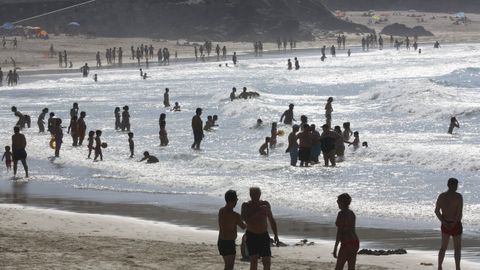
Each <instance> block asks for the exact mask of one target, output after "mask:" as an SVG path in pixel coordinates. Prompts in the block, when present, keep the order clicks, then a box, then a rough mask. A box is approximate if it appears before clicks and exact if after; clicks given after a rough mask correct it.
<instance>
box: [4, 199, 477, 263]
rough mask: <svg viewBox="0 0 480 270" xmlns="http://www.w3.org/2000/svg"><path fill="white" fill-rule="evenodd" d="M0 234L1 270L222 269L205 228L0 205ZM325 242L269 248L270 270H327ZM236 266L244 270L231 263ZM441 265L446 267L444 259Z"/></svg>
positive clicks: (411, 257) (366, 259)
mask: <svg viewBox="0 0 480 270" xmlns="http://www.w3.org/2000/svg"><path fill="white" fill-rule="evenodd" d="M0 230H1V233H0V268H1V269H221V268H222V259H221V257H220V256H219V255H218V253H217V249H216V246H215V242H216V237H217V233H216V232H215V231H210V230H198V229H195V228H192V227H181V226H176V225H171V224H168V223H163V222H153V221H144V220H140V219H135V218H128V217H120V216H109V215H97V214H80V213H73V212H66V211H60V210H51V209H42V208H34V207H24V206H20V205H11V204H1V205H0ZM281 240H283V241H285V242H287V243H289V242H291V243H294V242H296V240H294V239H281ZM332 245H333V243H331V242H324V241H318V242H316V243H315V245H313V246H302V247H296V246H288V247H282V248H273V249H272V252H273V267H272V269H285V270H286V269H333V267H334V259H333V258H332V257H331V255H330V254H331V251H332ZM435 260H436V258H435V256H432V254H431V253H427V252H410V253H409V254H407V255H393V256H382V257H373V256H359V258H358V263H359V266H358V268H357V269H364V270H374V269H375V270H376V269H419V268H421V269H434V267H433V266H421V265H420V263H422V262H423V263H431V264H435ZM447 260H450V259H449V258H447ZM236 265H237V268H236V269H248V263H246V262H242V261H240V260H239V259H238V258H237V262H236ZM445 267H446V268H445V269H451V267H452V264H451V262H446V264H445ZM463 269H474V268H472V267H470V266H467V265H464V268H463Z"/></svg>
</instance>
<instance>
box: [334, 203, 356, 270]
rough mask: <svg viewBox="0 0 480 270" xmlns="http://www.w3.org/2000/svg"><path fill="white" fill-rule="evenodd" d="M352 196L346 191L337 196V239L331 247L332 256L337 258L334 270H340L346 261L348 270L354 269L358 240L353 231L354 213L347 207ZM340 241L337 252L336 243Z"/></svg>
mask: <svg viewBox="0 0 480 270" xmlns="http://www.w3.org/2000/svg"><path fill="white" fill-rule="evenodd" d="M351 202H352V198H351V197H350V195H348V194H347V193H344V194H342V195H340V196H338V200H337V204H338V208H340V212H338V216H337V221H336V222H335V225H336V226H337V239H336V241H335V248H334V249H333V257H334V258H336V259H337V264H336V266H335V270H342V269H343V267H344V266H345V263H348V270H354V269H355V263H356V261H357V252H358V249H359V247H360V241H359V240H358V236H357V234H356V233H355V214H354V213H353V211H352V210H350V209H349V206H350V203H351ZM340 243H341V246H340V250H339V251H338V254H337V248H338V244H340Z"/></svg>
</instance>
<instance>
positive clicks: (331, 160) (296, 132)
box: [257, 97, 368, 167]
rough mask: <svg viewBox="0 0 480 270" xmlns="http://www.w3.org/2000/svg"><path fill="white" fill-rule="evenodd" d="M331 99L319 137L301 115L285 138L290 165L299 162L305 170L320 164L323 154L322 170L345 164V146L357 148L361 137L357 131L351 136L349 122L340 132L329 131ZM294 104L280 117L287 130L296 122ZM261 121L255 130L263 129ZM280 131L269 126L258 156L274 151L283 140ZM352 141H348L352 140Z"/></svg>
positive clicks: (336, 130)
mask: <svg viewBox="0 0 480 270" xmlns="http://www.w3.org/2000/svg"><path fill="white" fill-rule="evenodd" d="M332 102H333V98H332V97H329V98H328V100H327V104H326V105H325V122H326V123H325V124H324V125H322V127H321V129H322V131H321V133H320V132H319V131H317V129H316V126H315V125H314V124H309V123H308V117H307V116H305V115H302V116H301V117H300V122H301V123H300V124H299V125H296V124H295V125H293V126H292V131H291V132H290V134H289V135H288V147H287V149H286V151H285V152H286V153H289V154H290V165H292V166H297V162H298V160H300V166H301V167H304V166H305V167H308V166H309V165H310V164H317V163H319V156H320V154H323V159H324V164H325V166H335V165H336V163H337V162H341V161H344V155H345V143H347V144H348V145H349V146H350V145H353V148H354V149H357V148H359V147H360V137H359V133H358V131H355V132H352V130H351V128H350V122H345V123H343V129H344V130H343V131H342V129H341V127H340V126H335V128H334V129H333V130H332V129H331V121H332V112H333V107H332ZM294 107H295V105H294V104H290V105H289V108H288V110H286V111H285V112H284V113H283V114H282V116H281V117H280V122H282V121H283V124H285V125H286V126H290V125H292V124H293V122H294V121H296V119H295V118H294V112H293V110H294ZM262 123H263V121H262V120H261V119H258V120H257V127H260V126H261V125H262ZM283 133H284V131H283V130H278V127H277V122H273V123H272V125H271V131H270V136H269V137H266V138H265V142H264V143H263V144H262V145H261V146H260V148H259V153H260V155H263V156H268V155H269V152H270V151H269V149H273V148H276V145H277V137H278V136H282V135H283ZM352 135H353V137H354V139H353V141H351V137H352ZM362 146H363V147H368V143H367V142H363V143H362Z"/></svg>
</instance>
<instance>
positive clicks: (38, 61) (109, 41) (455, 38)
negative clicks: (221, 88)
mask: <svg viewBox="0 0 480 270" xmlns="http://www.w3.org/2000/svg"><path fill="white" fill-rule="evenodd" d="M363 13H364V12H346V14H347V17H348V18H349V20H352V21H354V22H356V23H360V24H365V25H366V24H367V23H368V19H369V17H364V16H362V14H363ZM376 14H378V15H386V17H388V20H389V21H388V22H385V23H381V24H373V25H369V27H371V28H374V29H375V30H376V31H377V33H379V32H380V31H381V30H382V29H383V27H385V26H386V25H388V24H391V23H395V22H397V23H403V24H406V25H407V26H409V27H413V26H417V25H421V26H424V27H425V28H426V29H427V30H429V31H431V32H433V34H434V35H435V36H434V37H421V38H420V43H422V42H429V43H431V42H433V41H435V40H439V41H440V43H445V42H450V43H453V42H476V41H478V40H479V39H480V14H470V13H467V14H466V15H467V17H468V18H469V23H468V24H466V25H463V24H461V25H455V24H453V21H452V20H451V19H450V17H452V16H453V17H454V16H455V15H454V14H448V13H428V12H407V11H403V12H400V14H397V13H394V12H393V11H377V12H376ZM394 14H395V15H394ZM410 15H414V16H416V17H411V16H410ZM433 17H435V19H432V18H433ZM421 18H423V19H424V22H417V19H421ZM319 33H321V30H320V29H319ZM347 36H348V39H347V46H358V45H359V44H360V39H361V35H360V34H357V35H355V34H349V35H347ZM12 39H13V38H11V37H8V38H7V40H9V41H10V40H12ZM18 40H19V47H18V48H17V49H13V48H12V45H11V43H10V42H8V44H7V49H0V66H1V67H3V68H4V69H10V68H11V67H12V63H11V58H13V59H14V60H15V61H16V63H17V66H18V67H20V68H21V69H24V70H32V69H35V70H38V69H57V68H58V58H57V54H58V51H63V50H66V51H67V53H68V56H69V60H71V61H72V62H73V65H74V69H75V70H78V69H79V68H80V67H81V66H82V65H83V64H84V63H85V62H88V64H89V66H91V67H94V66H95V63H96V62H95V54H96V52H97V51H99V52H100V53H101V54H102V62H103V63H104V64H105V62H106V60H105V49H107V48H113V47H117V48H118V47H122V48H123V51H124V57H123V58H124V63H133V61H132V60H131V59H130V55H131V53H130V46H132V45H133V46H135V48H136V47H137V46H140V44H146V45H150V44H152V45H153V46H154V48H155V53H156V50H157V49H158V48H160V47H162V48H163V47H167V48H169V50H170V54H171V60H172V61H171V62H173V63H174V62H175V60H174V54H175V51H177V52H178V57H179V58H191V57H193V56H194V54H193V51H194V49H193V44H200V43H202V41H190V42H187V41H186V40H179V41H178V42H179V43H178V44H177V41H168V40H152V39H150V38H102V37H98V38H87V37H84V36H73V37H72V36H65V35H60V36H53V35H52V36H51V37H50V39H49V40H39V39H27V40H25V39H22V38H20V37H18ZM52 44H53V45H54V49H55V51H56V54H55V56H54V57H53V58H49V57H48V52H49V48H50V45H52ZM216 44H217V42H215V41H213V45H214V46H215V45H216ZM219 44H220V45H221V46H223V45H225V46H227V49H228V54H229V55H231V54H232V53H233V52H234V51H237V52H251V51H252V50H253V45H252V43H251V42H243V43H238V42H237V43H232V42H221V43H219ZM331 44H336V38H335V33H323V34H322V35H320V36H318V39H317V40H316V41H310V42H298V43H297V48H298V49H306V48H320V47H321V46H323V45H331ZM432 44H433V43H432ZM264 49H265V50H266V51H269V50H274V51H275V50H277V45H276V44H273V43H265V44H264ZM210 60H212V61H214V60H216V57H215V56H212V57H211V58H210ZM228 60H230V57H228Z"/></svg>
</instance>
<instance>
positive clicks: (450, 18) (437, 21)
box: [346, 10, 480, 44]
mask: <svg viewBox="0 0 480 270" xmlns="http://www.w3.org/2000/svg"><path fill="white" fill-rule="evenodd" d="M364 13H365V12H350V11H348V12H346V17H348V19H349V20H351V21H353V22H355V23H359V24H364V25H367V26H368V27H369V28H372V29H375V31H376V32H377V33H380V32H381V31H382V29H383V28H384V27H385V26H387V25H390V24H393V23H401V24H405V25H406V26H408V27H415V26H423V27H424V28H425V29H426V30H428V31H430V32H432V33H433V34H434V36H433V37H420V38H419V41H420V43H422V42H430V43H432V44H433V42H434V41H436V40H438V41H439V42H440V43H463V42H477V41H478V40H479V38H480V14H475V13H465V14H466V17H467V18H468V23H467V24H454V22H455V14H453V13H436V12H411V11H395V12H394V11H380V10H377V11H375V14H376V15H378V16H380V17H382V18H387V19H388V21H387V22H382V23H375V24H371V25H368V21H369V18H371V17H365V16H363V14H364ZM421 19H423V22H421ZM418 20H420V21H418ZM388 42H389V41H388V39H386V43H385V44H388Z"/></svg>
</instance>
